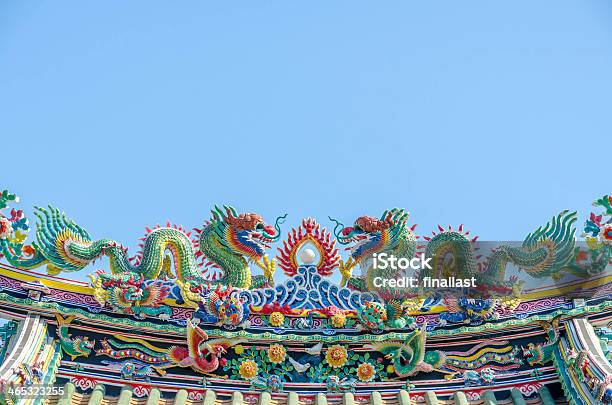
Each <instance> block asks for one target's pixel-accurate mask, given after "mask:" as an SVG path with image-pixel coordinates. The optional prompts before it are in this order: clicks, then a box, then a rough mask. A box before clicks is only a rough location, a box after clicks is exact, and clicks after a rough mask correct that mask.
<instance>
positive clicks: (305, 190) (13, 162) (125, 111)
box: [0, 1, 612, 247]
mask: <svg viewBox="0 0 612 405" xmlns="http://www.w3.org/2000/svg"><path fill="white" fill-rule="evenodd" d="M611 17H612V5H611V4H610V3H609V2H607V1H581V2H576V1H539V2H533V1H512V2H510V1H507V2H489V1H479V2H475V1H462V2H457V1H440V2H435V3H434V2H419V3H417V2H405V1H389V2H384V4H376V5H375V4H374V3H372V2H360V1H336V2H330V1H310V2H268V1H259V2H252V1H251V2H215V3H212V2H188V1H185V2H180V3H172V2H152V1H132V2H123V1H105V2H95V3H94V2H79V1H74V2H61V3H58V2H51V1H31V2H20V1H4V2H1V3H0V111H1V118H0V139H1V140H2V141H1V142H2V147H1V148H2V158H1V160H0V162H1V164H2V169H1V171H0V188H9V189H10V190H12V191H14V192H16V193H17V194H19V195H20V196H21V197H22V207H24V208H25V209H26V210H27V211H28V212H31V207H32V206H33V205H45V204H53V205H56V206H59V207H61V208H62V209H63V210H65V211H66V212H67V213H68V214H69V216H70V217H72V218H74V219H75V220H76V221H77V222H78V223H79V224H81V225H83V226H84V227H86V228H87V229H88V230H89V232H90V234H92V235H93V236H94V237H102V236H110V237H113V238H115V239H117V240H119V241H121V242H123V243H125V244H126V245H128V246H132V247H134V246H135V245H136V239H137V238H138V237H139V236H141V235H142V233H143V229H144V228H143V227H144V226H145V225H152V224H155V223H157V222H165V221H166V220H167V219H169V220H171V221H173V222H176V223H180V224H183V225H185V226H187V227H194V226H199V225H200V224H201V222H202V221H203V220H204V219H206V218H207V217H208V216H209V210H210V208H211V207H212V206H213V205H214V204H223V203H225V204H232V205H234V206H236V207H237V208H238V209H239V210H240V211H247V212H257V213H261V214H263V215H264V217H265V218H267V219H268V220H269V221H273V219H274V218H275V217H276V216H277V215H280V214H282V213H285V212H287V213H288V214H289V218H288V222H287V224H288V225H291V226H293V225H297V223H298V222H299V220H300V219H301V218H302V217H305V216H313V217H316V218H318V219H319V220H320V221H321V222H322V223H323V224H325V225H330V224H329V221H328V220H327V216H328V215H332V216H334V217H337V218H338V219H341V220H343V221H344V222H347V223H349V222H352V220H353V219H354V218H356V217H357V216H359V215H362V214H370V215H376V216H378V215H380V214H381V213H382V211H383V210H384V209H386V208H390V207H395V206H401V207H405V208H406V209H408V210H409V211H410V212H411V213H412V217H411V220H412V221H413V222H416V223H418V224H419V227H418V228H417V231H420V232H421V233H423V232H430V231H431V230H432V229H434V227H435V226H436V225H437V224H438V223H442V224H449V223H451V224H455V225H458V224H459V223H464V224H466V225H467V227H468V229H471V230H472V231H473V232H475V233H476V234H479V235H481V238H483V239H521V238H522V237H523V236H524V235H525V234H526V233H528V232H529V231H530V230H532V229H533V228H535V227H536V226H538V225H540V224H542V223H544V222H545V221H546V220H548V219H549V218H550V217H551V216H552V215H553V214H555V213H557V212H558V211H560V210H562V209H565V208H569V209H577V210H580V212H581V214H582V217H581V222H582V220H583V219H584V216H585V215H587V214H588V210H590V204H591V202H592V201H593V200H594V199H595V198H598V197H601V196H602V195H603V194H606V193H609V192H610V191H611V190H610V185H611V183H610V175H609V173H610V130H611V129H612V115H611V114H610V106H611V98H612V75H611V74H610V72H612V23H611V21H612V20H611Z"/></svg>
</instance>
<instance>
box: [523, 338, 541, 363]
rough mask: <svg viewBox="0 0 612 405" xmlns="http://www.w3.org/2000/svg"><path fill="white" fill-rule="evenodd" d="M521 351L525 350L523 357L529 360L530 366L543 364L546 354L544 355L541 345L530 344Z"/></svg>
mask: <svg viewBox="0 0 612 405" xmlns="http://www.w3.org/2000/svg"><path fill="white" fill-rule="evenodd" d="M521 349H522V350H523V357H524V358H525V359H526V360H527V362H528V363H529V365H530V366H534V365H536V364H542V359H543V358H544V354H543V353H542V348H541V346H540V345H535V344H533V343H529V344H527V347H524V346H521Z"/></svg>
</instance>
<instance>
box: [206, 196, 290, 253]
mask: <svg viewBox="0 0 612 405" xmlns="http://www.w3.org/2000/svg"><path fill="white" fill-rule="evenodd" d="M285 217H286V215H284V216H282V217H278V218H277V219H276V222H275V223H274V226H272V225H268V224H266V223H265V221H264V219H263V218H262V217H261V216H260V215H258V214H238V213H237V212H236V210H235V209H234V208H233V207H229V206H224V210H222V209H220V208H219V207H215V209H214V210H213V211H212V220H211V223H210V225H209V227H210V226H212V227H214V231H215V232H216V234H217V236H218V237H219V240H220V241H221V243H222V244H223V245H225V246H226V247H227V248H229V249H230V250H232V251H233V252H236V253H239V254H241V255H242V256H245V257H247V258H249V259H252V260H258V259H260V258H261V257H263V256H264V255H265V253H266V249H269V248H270V247H271V246H270V243H272V242H276V241H277V240H278V239H279V238H280V236H281V232H280V225H281V224H282V223H283V222H284V219H285ZM205 234H206V232H202V235H205Z"/></svg>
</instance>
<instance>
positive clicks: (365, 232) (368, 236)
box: [329, 208, 411, 262]
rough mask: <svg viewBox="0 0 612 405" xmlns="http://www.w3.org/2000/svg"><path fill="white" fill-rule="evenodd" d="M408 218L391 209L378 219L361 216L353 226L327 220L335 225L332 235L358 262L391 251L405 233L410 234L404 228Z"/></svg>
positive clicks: (406, 214)
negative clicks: (345, 246)
mask: <svg viewBox="0 0 612 405" xmlns="http://www.w3.org/2000/svg"><path fill="white" fill-rule="evenodd" d="M408 216H409V214H408V212H406V211H405V210H404V209H400V208H393V209H391V210H387V211H385V212H384V213H383V214H382V215H381V217H380V218H374V217H370V216H367V215H365V216H361V217H359V218H357V219H356V220H355V222H354V224H353V226H347V227H345V226H344V225H343V224H341V223H340V222H339V221H337V220H335V219H333V218H331V217H330V218H329V219H330V220H331V221H333V222H335V223H336V227H335V228H334V235H335V236H336V239H337V240H338V242H340V243H341V244H343V245H350V246H348V250H349V251H350V254H351V256H352V258H353V260H354V261H355V262H360V261H362V260H363V259H364V258H366V257H367V256H370V255H372V254H374V253H378V252H383V251H388V250H393V249H394V248H395V247H396V246H397V245H398V244H399V243H400V241H401V239H402V237H403V236H404V235H405V234H406V232H411V230H410V229H409V228H407V226H406V221H407V220H408Z"/></svg>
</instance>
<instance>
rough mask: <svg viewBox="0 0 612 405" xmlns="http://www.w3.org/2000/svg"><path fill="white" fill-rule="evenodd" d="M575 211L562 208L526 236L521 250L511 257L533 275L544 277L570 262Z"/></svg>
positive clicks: (553, 273)
mask: <svg viewBox="0 0 612 405" xmlns="http://www.w3.org/2000/svg"><path fill="white" fill-rule="evenodd" d="M575 222H576V212H575V211H574V212H569V211H563V212H561V213H560V214H559V215H557V216H555V217H553V218H552V219H551V220H550V221H549V222H548V223H547V224H546V225H544V226H541V227H539V228H538V229H536V230H535V231H534V232H532V233H530V234H529V235H527V237H526V238H525V240H524V241H523V245H522V249H521V252H519V253H518V254H517V255H515V256H514V257H513V258H512V259H513V261H514V262H515V263H516V264H517V265H518V266H520V267H521V268H522V269H523V270H525V271H526V272H527V273H529V274H530V275H531V276H532V277H537V278H540V277H547V276H550V275H555V274H558V272H559V270H561V269H562V268H564V267H566V266H567V265H569V264H570V263H572V261H573V258H574V250H575V242H576V229H575V228H574V227H573V225H574V223H575Z"/></svg>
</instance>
